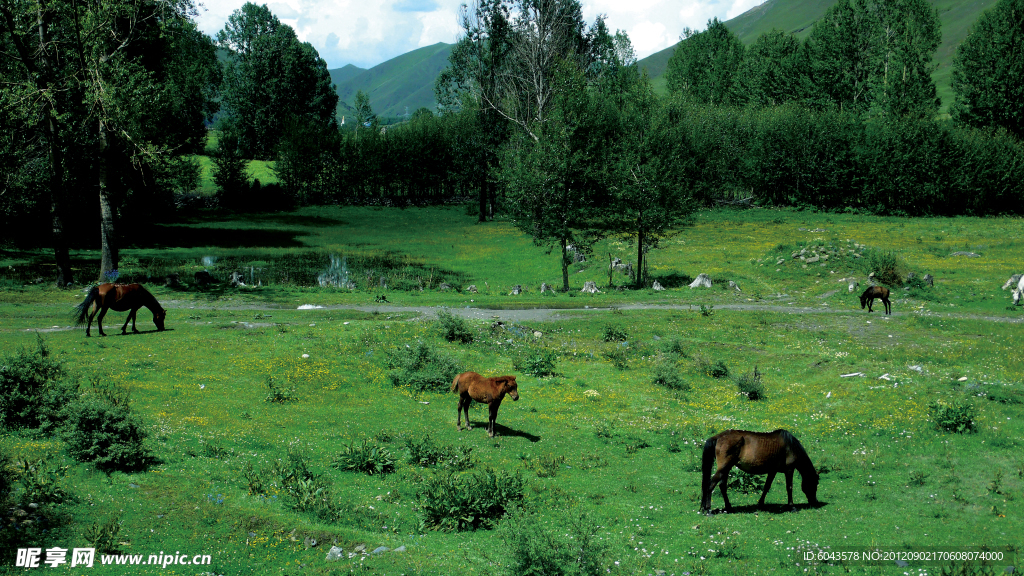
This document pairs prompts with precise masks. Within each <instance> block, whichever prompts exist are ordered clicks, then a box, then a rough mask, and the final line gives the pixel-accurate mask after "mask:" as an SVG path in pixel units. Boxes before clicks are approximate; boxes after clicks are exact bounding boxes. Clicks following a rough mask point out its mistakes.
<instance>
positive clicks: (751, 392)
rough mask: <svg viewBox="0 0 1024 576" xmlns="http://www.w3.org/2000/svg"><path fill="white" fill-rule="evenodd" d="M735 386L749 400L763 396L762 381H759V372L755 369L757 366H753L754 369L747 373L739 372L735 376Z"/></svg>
mask: <svg viewBox="0 0 1024 576" xmlns="http://www.w3.org/2000/svg"><path fill="white" fill-rule="evenodd" d="M736 387H737V388H739V390H740V393H741V394H744V395H746V397H747V398H748V399H749V400H760V399H761V398H764V383H762V382H761V372H759V371H758V370H757V366H754V371H753V372H750V373H749V374H740V375H739V376H738V377H737V378H736Z"/></svg>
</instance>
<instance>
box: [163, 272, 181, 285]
mask: <svg viewBox="0 0 1024 576" xmlns="http://www.w3.org/2000/svg"><path fill="white" fill-rule="evenodd" d="M164 286H165V287H166V288H178V287H180V286H181V276H179V275H178V273H177V272H175V273H174V274H168V275H167V278H164Z"/></svg>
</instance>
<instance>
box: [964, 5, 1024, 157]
mask: <svg viewBox="0 0 1024 576" xmlns="http://www.w3.org/2000/svg"><path fill="white" fill-rule="evenodd" d="M953 94H954V101H953V106H952V107H951V108H950V115H951V116H952V117H953V119H954V120H956V121H958V122H962V123H964V124H968V125H971V126H1001V127H1003V128H1005V129H1007V130H1009V131H1010V132H1012V133H1013V134H1015V135H1016V136H1017V138H1022V137H1024V0H1000V2H999V3H998V4H996V5H995V7H993V8H991V9H989V10H988V11H986V12H985V13H984V14H982V15H981V18H979V19H978V22H977V23H975V24H974V27H973V28H972V29H971V31H970V33H968V35H967V38H965V39H964V41H963V42H961V43H960V46H959V47H957V52H956V57H955V58H954V59H953Z"/></svg>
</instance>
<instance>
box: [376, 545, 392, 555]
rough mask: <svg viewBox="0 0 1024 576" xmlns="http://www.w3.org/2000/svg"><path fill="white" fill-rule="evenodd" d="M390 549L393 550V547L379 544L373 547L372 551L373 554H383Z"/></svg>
mask: <svg viewBox="0 0 1024 576" xmlns="http://www.w3.org/2000/svg"><path fill="white" fill-rule="evenodd" d="M388 550H391V548H388V547H387V546H378V547H376V548H374V549H373V552H371V554H383V553H385V552H387V551H388Z"/></svg>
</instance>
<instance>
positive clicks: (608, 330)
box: [604, 326, 629, 342]
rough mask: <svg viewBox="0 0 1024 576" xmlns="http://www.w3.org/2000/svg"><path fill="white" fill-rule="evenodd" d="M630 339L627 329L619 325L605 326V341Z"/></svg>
mask: <svg viewBox="0 0 1024 576" xmlns="http://www.w3.org/2000/svg"><path fill="white" fill-rule="evenodd" d="M626 340H629V334H628V333H627V332H626V330H625V329H623V328H620V327H618V326H605V327H604V341H605V342H625V341H626Z"/></svg>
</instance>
